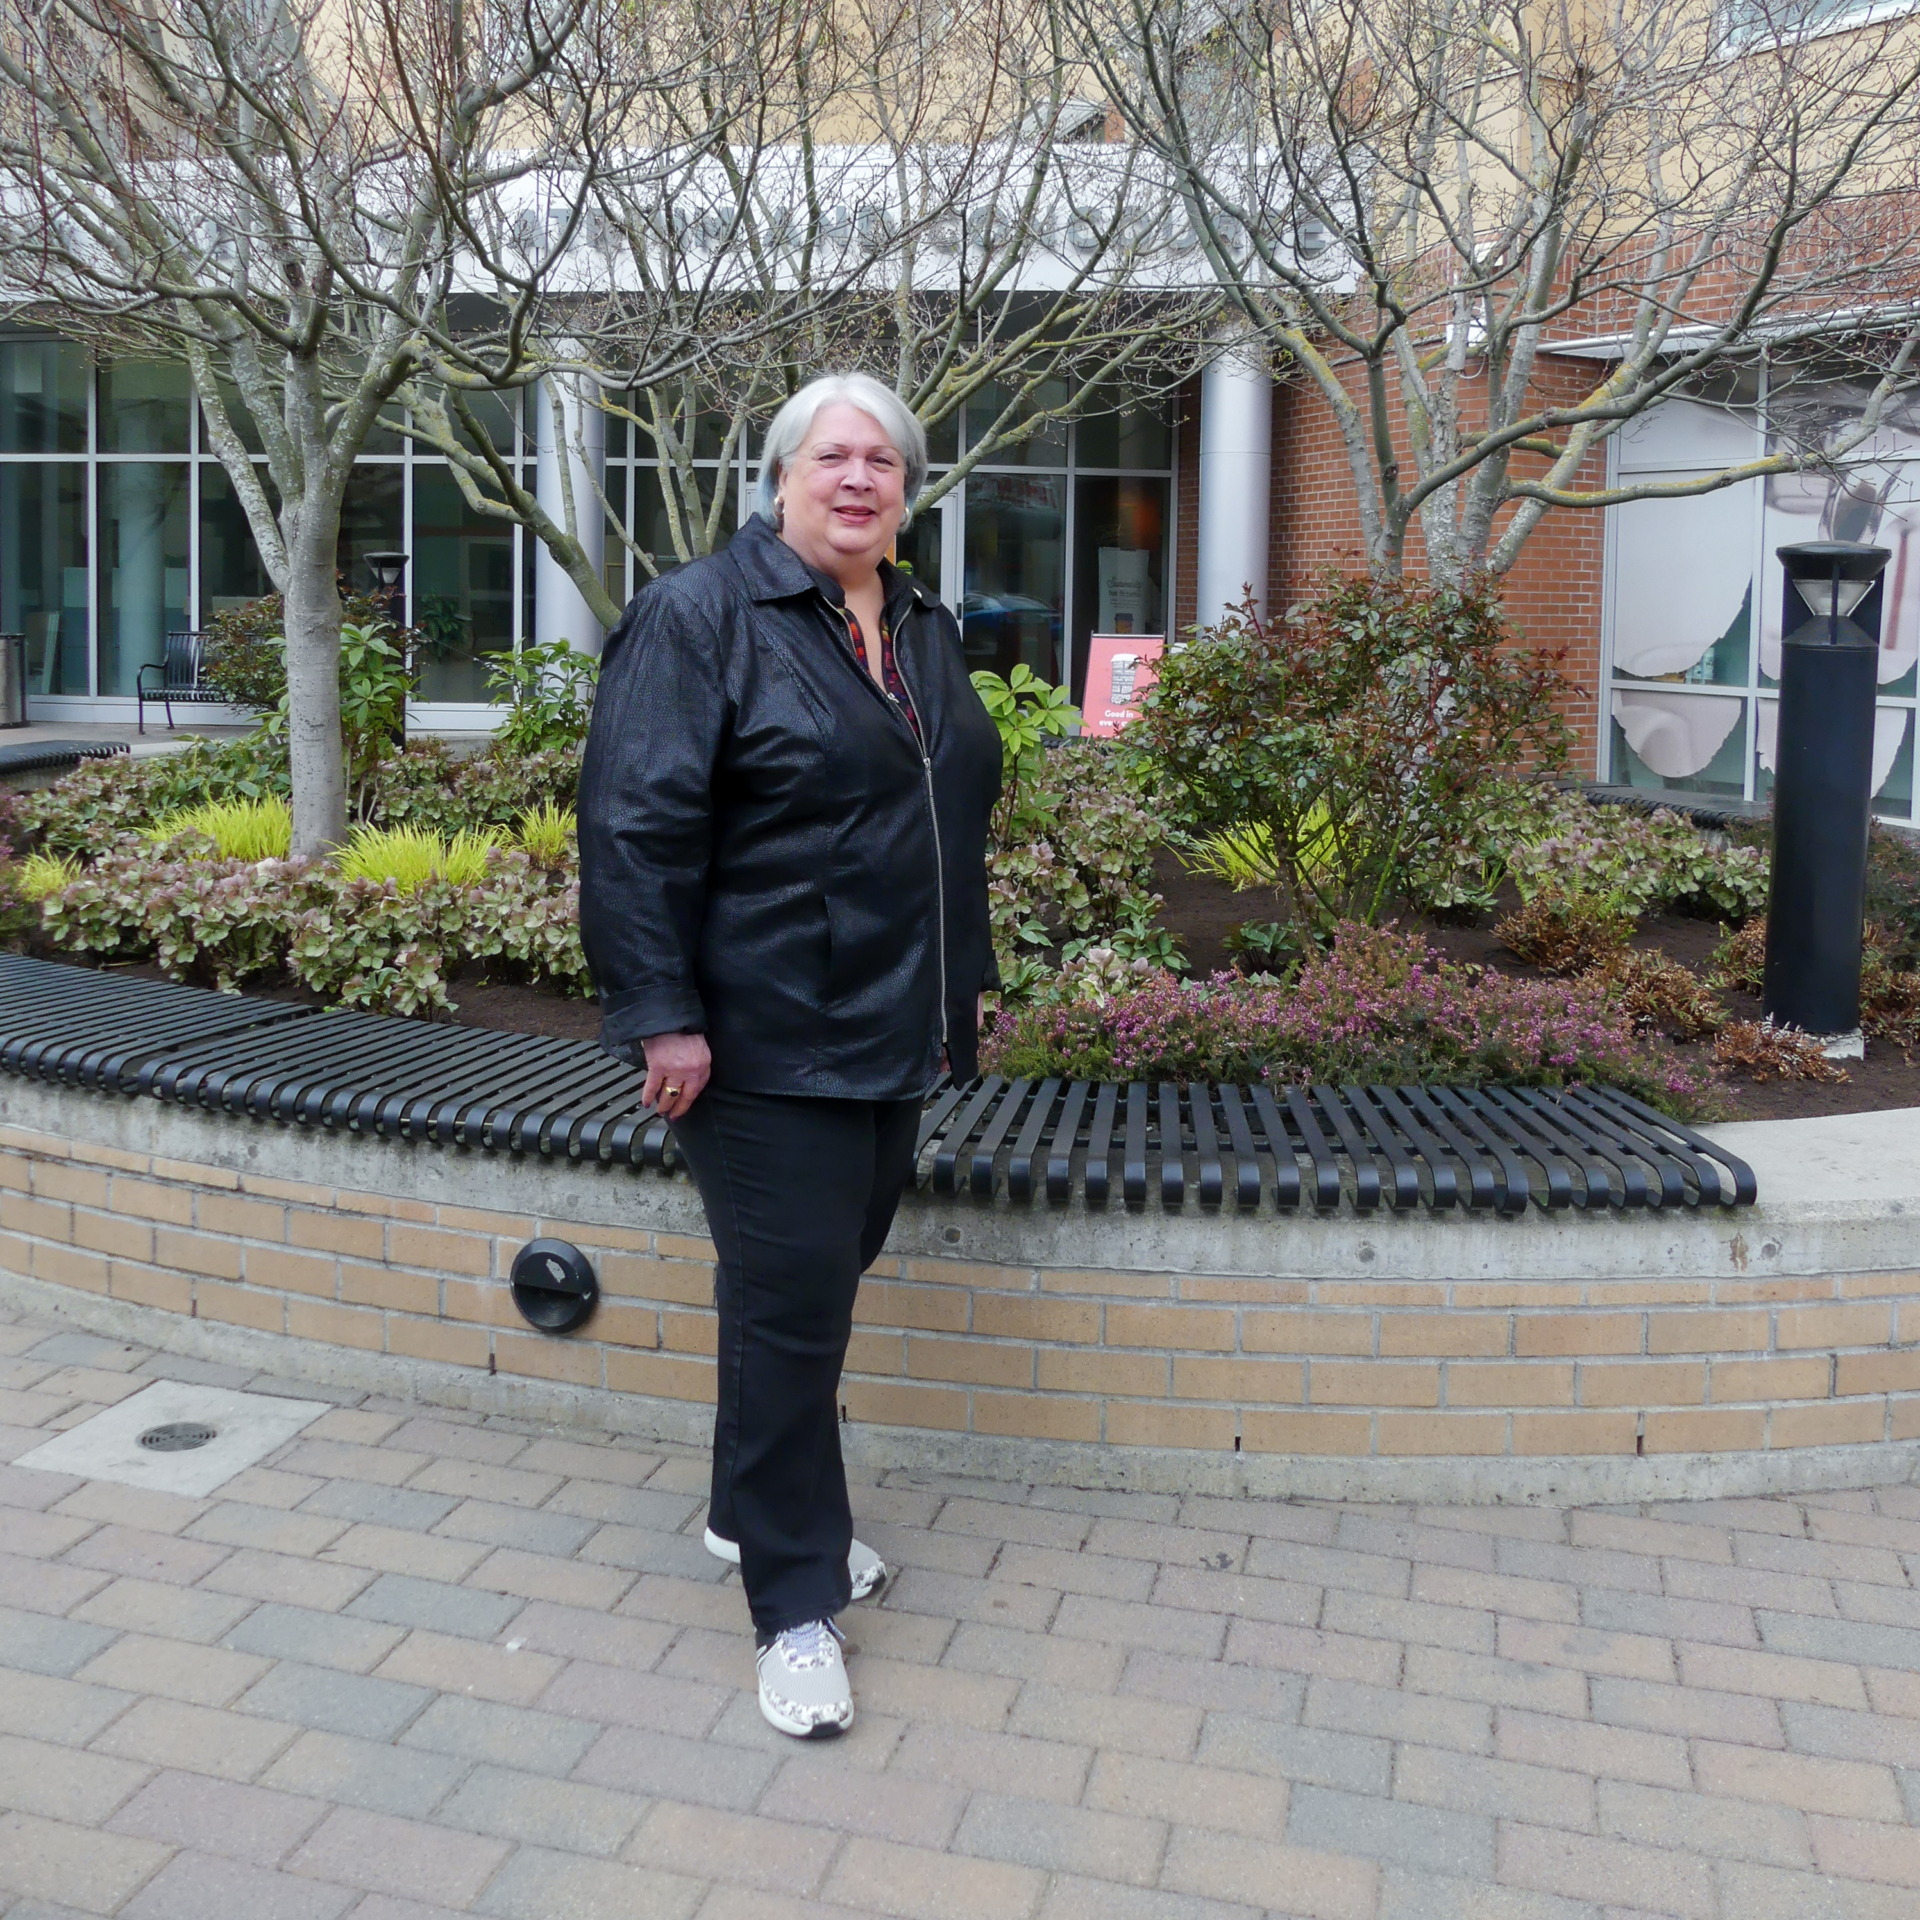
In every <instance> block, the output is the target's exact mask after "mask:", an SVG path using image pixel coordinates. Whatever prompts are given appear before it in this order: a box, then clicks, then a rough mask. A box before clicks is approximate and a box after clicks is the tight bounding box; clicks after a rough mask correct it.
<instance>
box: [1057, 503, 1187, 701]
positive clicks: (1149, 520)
mask: <svg viewBox="0 0 1920 1920" xmlns="http://www.w3.org/2000/svg"><path fill="white" fill-rule="evenodd" d="M1170 485H1171V482H1169V481H1166V480H1158V479H1137V480H1126V479H1117V478H1103V477H1100V476H1092V477H1088V478H1085V479H1076V480H1075V481H1074V496H1073V501H1074V512H1073V662H1072V665H1073V698H1074V701H1075V703H1076V704H1079V703H1080V702H1081V700H1082V697H1083V695H1084V693H1085V690H1086V678H1087V638H1088V636H1089V635H1090V634H1095V633H1157V634H1160V635H1162V636H1164V635H1165V633H1166V630H1167V627H1166V581H1167V518H1168V515H1167V495H1168V490H1169V487H1170Z"/></svg>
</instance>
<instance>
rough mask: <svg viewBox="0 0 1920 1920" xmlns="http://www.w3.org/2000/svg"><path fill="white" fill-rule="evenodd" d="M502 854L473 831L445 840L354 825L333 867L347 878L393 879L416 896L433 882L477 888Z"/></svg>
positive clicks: (424, 832)
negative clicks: (494, 857)
mask: <svg viewBox="0 0 1920 1920" xmlns="http://www.w3.org/2000/svg"><path fill="white" fill-rule="evenodd" d="M499 850H500V843H499V841H498V840H496V839H495V838H494V837H493V836H492V835H491V834H485V833H476V832H474V831H472V830H471V829H469V828H462V829H461V831H460V832H458V833H456V834H454V835H452V836H451V837H450V838H443V837H442V836H441V835H439V834H437V833H433V832H430V831H429V830H428V829H426V828H424V827H356V828H355V829H354V831H353V834H352V836H351V837H350V838H349V840H348V842H347V845H346V848H345V850H344V851H343V852H342V853H341V855H340V857H339V859H338V860H337V861H336V862H335V864H336V865H337V866H338V867H339V869H340V871H341V873H342V874H343V875H344V876H345V877H346V878H347V879H349V880H366V881H370V882H372V883H374V884H375V885H379V884H381V883H382V882H385V881H389V880H391V881H392V882H393V884H394V885H395V886H396V887H398V888H399V890H400V891H401V892H402V893H417V892H419V891H420V889H421V888H422V887H424V886H426V885H427V884H428V882H429V881H432V880H444V881H445V882H446V883H447V884H448V885H449V886H452V887H456V888H458V887H470V886H473V885H475V884H476V883H477V882H478V881H479V880H480V879H481V878H482V877H483V876H484V875H485V873H486V871H487V861H488V859H489V858H490V857H491V856H492V855H493V854H495V853H497V852H498V851H499Z"/></svg>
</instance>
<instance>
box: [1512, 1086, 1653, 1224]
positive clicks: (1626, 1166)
mask: <svg viewBox="0 0 1920 1920" xmlns="http://www.w3.org/2000/svg"><path fill="white" fill-rule="evenodd" d="M1517 1094H1518V1097H1519V1100H1520V1102H1521V1104H1522V1105H1523V1106H1525V1107H1527V1108H1528V1109H1529V1111H1530V1112H1531V1113H1532V1114H1533V1115H1534V1117H1535V1119H1536V1120H1537V1121H1538V1122H1539V1123H1540V1124H1541V1127H1542V1130H1545V1129H1550V1128H1552V1127H1555V1126H1558V1127H1560V1128H1562V1129H1563V1130H1564V1131H1565V1132H1566V1134H1567V1135H1568V1137H1569V1138H1570V1139H1572V1140H1575V1141H1577V1142H1578V1143H1579V1144H1580V1145H1581V1146H1583V1147H1585V1148H1586V1150H1587V1151H1588V1153H1589V1154H1590V1155H1591V1156H1592V1157H1593V1158H1594V1159H1596V1160H1598V1161H1600V1162H1601V1163H1602V1165H1604V1166H1607V1167H1610V1168H1612V1169H1613V1171H1614V1172H1615V1173H1617V1174H1618V1175H1619V1176H1620V1204H1621V1205H1622V1206H1623V1207H1626V1208H1628V1209H1629V1210H1631V1211H1635V1212H1639V1211H1643V1210H1645V1209H1647V1208H1655V1207H1660V1206H1663V1205H1673V1204H1675V1203H1677V1202H1678V1201H1679V1200H1680V1199H1681V1198H1682V1197H1683V1195H1684V1193H1685V1191H1686V1189H1685V1185H1684V1183H1683V1182H1682V1181H1681V1179H1680V1175H1679V1170H1678V1169H1677V1168H1674V1169H1671V1170H1669V1168H1668V1166H1667V1165H1666V1163H1665V1162H1664V1161H1663V1160H1658V1159H1656V1160H1654V1172H1655V1174H1656V1176H1657V1177H1658V1179H1659V1181H1660V1189H1659V1192H1658V1193H1656V1192H1655V1191H1654V1189H1653V1188H1652V1187H1650V1186H1649V1185H1648V1184H1647V1171H1646V1167H1645V1166H1644V1165H1643V1164H1642V1161H1643V1160H1646V1159H1649V1158H1652V1156H1650V1155H1647V1154H1645V1153H1644V1152H1642V1153H1636V1152H1635V1151H1634V1149H1633V1147H1632V1146H1631V1144H1630V1143H1628V1142H1626V1141H1623V1140H1622V1139H1621V1138H1620V1137H1619V1136H1618V1134H1617V1132H1616V1133H1615V1134H1614V1135H1613V1136H1612V1137H1611V1138H1610V1137H1609V1136H1608V1135H1607V1133H1605V1132H1603V1131H1602V1130H1601V1129H1599V1128H1597V1127H1595V1126H1594V1125H1592V1124H1591V1123H1590V1122H1589V1121H1588V1120H1587V1118H1586V1117H1585V1116H1584V1115H1582V1114H1580V1113H1578V1112H1576V1111H1575V1110H1573V1109H1572V1108H1570V1107H1555V1106H1552V1105H1550V1104H1549V1103H1548V1101H1547V1100H1546V1099H1545V1097H1544V1096H1543V1095H1541V1093H1540V1090H1539V1089H1538V1088H1537V1087H1522V1088H1519V1089H1517Z"/></svg>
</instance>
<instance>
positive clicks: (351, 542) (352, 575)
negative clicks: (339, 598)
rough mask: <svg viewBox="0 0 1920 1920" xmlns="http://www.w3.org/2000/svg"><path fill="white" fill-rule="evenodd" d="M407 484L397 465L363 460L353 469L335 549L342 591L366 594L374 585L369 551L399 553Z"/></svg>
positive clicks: (342, 505)
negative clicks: (369, 563)
mask: <svg viewBox="0 0 1920 1920" xmlns="http://www.w3.org/2000/svg"><path fill="white" fill-rule="evenodd" d="M404 486H405V477H404V470H403V469H402V468H401V467H399V466H398V465H392V466H389V465H387V464H386V463H385V462H379V461H374V462H369V461H363V462H361V463H360V464H359V465H357V466H356V467H355V468H354V470H353V475H352V478H350V479H349V480H348V482H347V492H346V498H345V499H344V500H342V501H341V503H340V544H339V545H338V547H336V548H335V549H334V566H335V568H336V569H337V570H338V572H339V575H340V587H341V591H342V592H344V593H365V592H366V591H367V590H368V588H369V587H371V586H372V585H373V576H372V575H371V574H370V573H369V572H368V571H367V555H368V554H370V553H397V552H399V550H400V548H401V546H402V544H403V541H402V536H401V524H400V522H401V508H402V504H403V501H404V499H405V494H404V491H403V489H404Z"/></svg>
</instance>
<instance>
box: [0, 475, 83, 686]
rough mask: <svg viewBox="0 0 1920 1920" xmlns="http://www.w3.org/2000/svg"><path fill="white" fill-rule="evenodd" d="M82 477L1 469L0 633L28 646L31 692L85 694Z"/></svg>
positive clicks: (28, 672) (28, 683) (28, 680)
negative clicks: (18, 636) (16, 636)
mask: <svg viewBox="0 0 1920 1920" xmlns="http://www.w3.org/2000/svg"><path fill="white" fill-rule="evenodd" d="M86 522H87V470H86V468H85V467H83V466H81V465H80V464H79V463H78V462H77V461H61V462H59V463H57V464H56V463H55V462H53V461H44V462H43V461H28V460H18V461H8V462H6V463H4V464H0V632H6V633H22V634H25V635H26V639H27V691H28V692H29V693H35V694H37V693H85V692H86V691H87V525H86Z"/></svg>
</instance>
